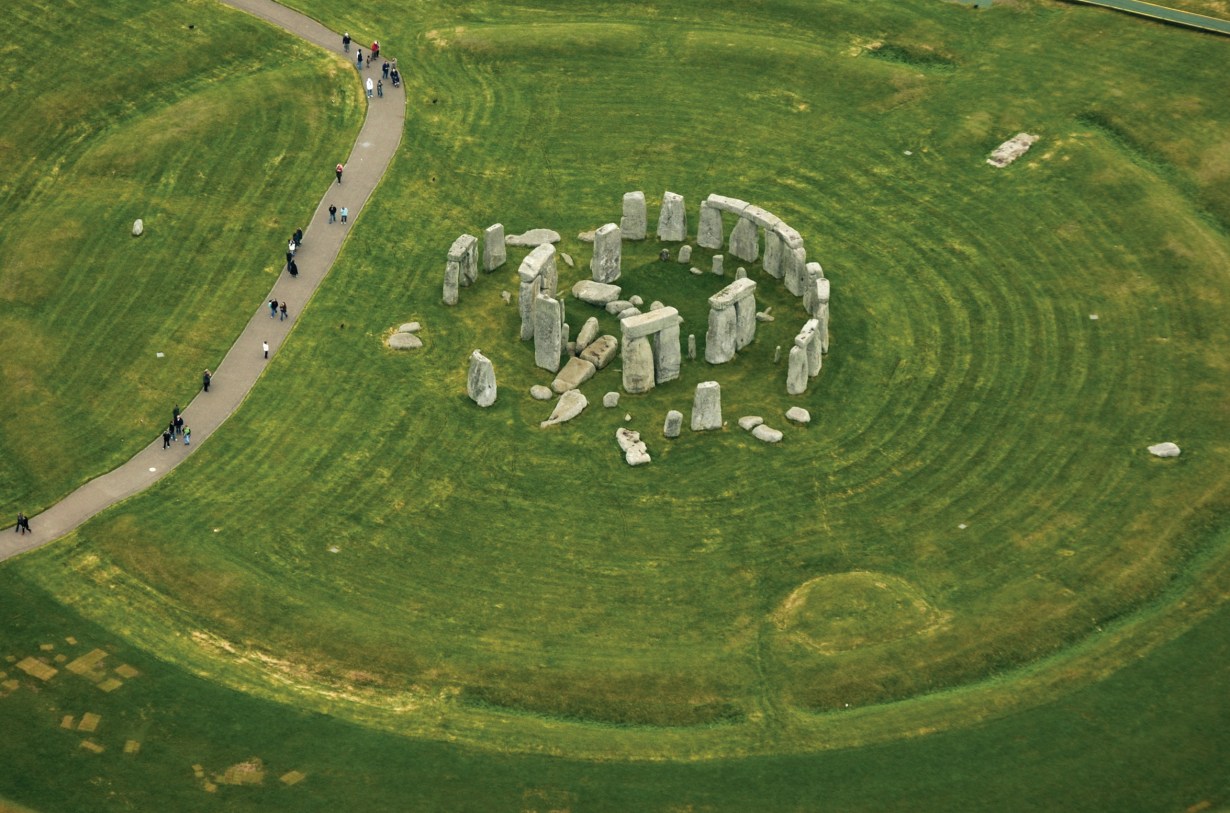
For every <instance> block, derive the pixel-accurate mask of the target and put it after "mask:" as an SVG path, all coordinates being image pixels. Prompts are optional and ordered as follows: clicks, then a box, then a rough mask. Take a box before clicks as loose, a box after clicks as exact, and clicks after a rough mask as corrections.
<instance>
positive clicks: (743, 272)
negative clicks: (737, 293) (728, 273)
mask: <svg viewBox="0 0 1230 813" xmlns="http://www.w3.org/2000/svg"><path fill="white" fill-rule="evenodd" d="M735 279H747V269H746V268H744V267H743V266H739V267H738V268H736V269H735Z"/></svg>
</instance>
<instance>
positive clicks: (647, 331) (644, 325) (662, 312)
mask: <svg viewBox="0 0 1230 813" xmlns="http://www.w3.org/2000/svg"><path fill="white" fill-rule="evenodd" d="M679 321H680V319H679V311H677V310H676V309H674V308H670V307H667V308H659V309H658V310H656V311H649V312H648V313H638V314H634V315H632V316H629V317H626V318H624V319H621V320H620V321H619V326H620V328H621V329H622V330H623V339H624V341H627V340H628V339H636V338H639V337H641V336H649V335H651V334H653V333H657V332H658V331H659V330H665V329H667V328H670V327H677V326H678V325H679Z"/></svg>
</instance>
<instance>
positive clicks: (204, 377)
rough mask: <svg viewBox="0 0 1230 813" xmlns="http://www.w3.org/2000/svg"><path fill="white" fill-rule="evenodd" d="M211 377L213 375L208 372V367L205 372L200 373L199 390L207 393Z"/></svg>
mask: <svg viewBox="0 0 1230 813" xmlns="http://www.w3.org/2000/svg"><path fill="white" fill-rule="evenodd" d="M213 377H214V376H213V373H211V372H210V371H209V368H208V367H206V368H205V372H203V373H201V388H202V389H204V390H205V392H209V382H210V381H212V380H213Z"/></svg>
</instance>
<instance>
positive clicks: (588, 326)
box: [577, 316, 600, 353]
mask: <svg viewBox="0 0 1230 813" xmlns="http://www.w3.org/2000/svg"><path fill="white" fill-rule="evenodd" d="M599 330H600V328H599V326H598V317H597V316H591V317H589V318H588V319H586V320H585V324H583V325H581V332H580V333H578V334H577V352H578V353H580V352H581V351H582V350H584V349H585V348H586V347H589V344H590V342H592V341H593V340H594V339H596V338H598V331H599Z"/></svg>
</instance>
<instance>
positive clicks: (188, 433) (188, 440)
mask: <svg viewBox="0 0 1230 813" xmlns="http://www.w3.org/2000/svg"><path fill="white" fill-rule="evenodd" d="M184 445H185V446H191V445H192V427H191V426H185V427H184Z"/></svg>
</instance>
